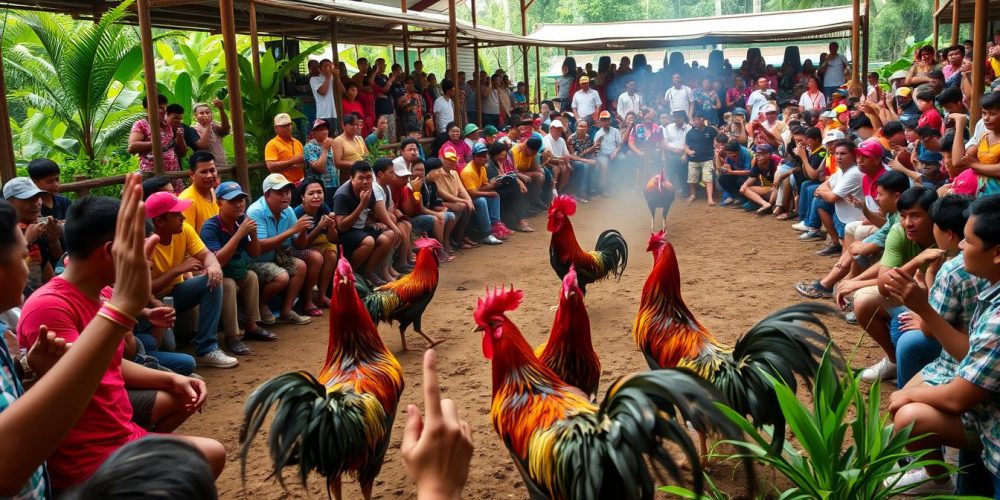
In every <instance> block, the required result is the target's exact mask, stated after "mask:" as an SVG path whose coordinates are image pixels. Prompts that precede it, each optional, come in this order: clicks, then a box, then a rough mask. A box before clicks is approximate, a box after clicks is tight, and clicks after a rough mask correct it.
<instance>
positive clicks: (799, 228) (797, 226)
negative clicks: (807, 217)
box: [792, 221, 812, 233]
mask: <svg viewBox="0 0 1000 500" xmlns="http://www.w3.org/2000/svg"><path fill="white" fill-rule="evenodd" d="M792 229H794V230H796V231H798V232H800V233H804V232H806V231H808V230H810V229H812V228H811V227H809V226H807V225H806V223H805V222H803V221H799V222H796V223H795V224H792Z"/></svg>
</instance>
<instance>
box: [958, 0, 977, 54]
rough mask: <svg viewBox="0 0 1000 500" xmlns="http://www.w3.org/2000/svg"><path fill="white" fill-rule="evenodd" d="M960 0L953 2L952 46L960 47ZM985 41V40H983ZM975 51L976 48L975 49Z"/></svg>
mask: <svg viewBox="0 0 1000 500" xmlns="http://www.w3.org/2000/svg"><path fill="white" fill-rule="evenodd" d="M959 1H960V0H951V44H952V45H958V29H959V28H960V27H961V26H962V25H961V23H959V22H958V4H959ZM983 40H985V38H984V39H983ZM973 50H975V48H973Z"/></svg>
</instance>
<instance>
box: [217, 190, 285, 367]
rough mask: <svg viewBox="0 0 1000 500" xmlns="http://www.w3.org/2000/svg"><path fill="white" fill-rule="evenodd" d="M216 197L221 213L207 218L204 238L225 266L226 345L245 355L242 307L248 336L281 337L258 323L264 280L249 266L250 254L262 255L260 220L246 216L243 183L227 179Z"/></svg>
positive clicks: (223, 280) (248, 196)
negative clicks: (259, 235) (241, 329)
mask: <svg viewBox="0 0 1000 500" xmlns="http://www.w3.org/2000/svg"><path fill="white" fill-rule="evenodd" d="M215 197H216V198H217V199H218V200H219V214H218V215H216V216H214V217H212V218H210V219H208V220H207V221H205V224H204V225H203V226H202V228H201V240H202V241H203V242H204V243H205V247H207V248H208V250H209V251H210V252H212V253H214V254H215V258H216V260H218V261H219V265H220V266H222V317H221V323H222V331H223V333H224V335H225V338H226V349H227V350H229V352H232V353H233V354H238V355H241V356H242V355H247V354H250V349H249V348H248V347H247V346H246V345H245V344H244V343H243V340H241V339H240V337H239V333H240V326H239V321H238V319H237V318H238V317H239V311H240V309H242V312H243V315H242V316H243V318H244V322H243V325H244V331H245V333H244V334H243V339H244V340H262V341H265V342H270V341H273V340H278V336H277V335H275V334H273V333H271V332H269V331H267V330H265V329H263V328H261V327H259V326H257V322H258V321H260V284H259V282H258V280H257V273H255V272H253V271H251V270H250V269H249V266H250V258H251V257H256V256H258V255H260V240H259V239H258V238H257V223H256V222H254V220H253V219H249V218H246V217H245V215H246V207H247V203H248V202H249V200H250V195H249V194H247V193H245V192H243V189H242V188H240V185H239V184H237V183H235V182H233V181H226V182H223V183H222V184H219V187H218V188H216V190H215ZM237 299H239V300H237ZM237 303H238V304H239V306H237Z"/></svg>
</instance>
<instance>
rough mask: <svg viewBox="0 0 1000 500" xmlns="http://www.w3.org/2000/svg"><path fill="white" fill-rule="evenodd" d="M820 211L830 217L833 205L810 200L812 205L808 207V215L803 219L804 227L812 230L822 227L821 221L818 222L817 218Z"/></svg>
mask: <svg viewBox="0 0 1000 500" xmlns="http://www.w3.org/2000/svg"><path fill="white" fill-rule="evenodd" d="M821 209H822V210H823V211H824V212H826V213H828V214H830V215H833V213H834V208H833V203H830V202H828V201H824V200H821V199H819V198H815V197H814V198H813V200H812V205H811V206H810V207H809V213H808V214H807V215H806V218H805V219H804V220H805V223H806V226H808V227H811V228H813V229H819V228H821V227H823V221H822V220H820V218H819V211H820V210H821Z"/></svg>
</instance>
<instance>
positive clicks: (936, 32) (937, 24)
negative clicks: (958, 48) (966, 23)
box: [865, 0, 941, 51]
mask: <svg viewBox="0 0 1000 500" xmlns="http://www.w3.org/2000/svg"><path fill="white" fill-rule="evenodd" d="M940 7H941V0H934V14H932V15H931V18H932V19H931V23H932V24H933V25H934V27H933V34H932V35H931V39H932V40H934V50H935V51H936V50H938V39H939V38H941V19H939V18H938V16H937V11H938V9H939V8H940ZM865 10H870V9H868V8H867V7H866V8H865Z"/></svg>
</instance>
